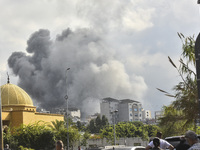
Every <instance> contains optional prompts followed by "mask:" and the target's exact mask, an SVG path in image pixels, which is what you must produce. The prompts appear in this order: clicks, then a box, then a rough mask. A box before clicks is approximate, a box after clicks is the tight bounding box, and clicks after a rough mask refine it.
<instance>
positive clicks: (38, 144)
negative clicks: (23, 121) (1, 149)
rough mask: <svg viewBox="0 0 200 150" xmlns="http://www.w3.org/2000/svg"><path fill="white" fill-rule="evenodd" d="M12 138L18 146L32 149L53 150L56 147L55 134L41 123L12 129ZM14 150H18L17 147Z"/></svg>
mask: <svg viewBox="0 0 200 150" xmlns="http://www.w3.org/2000/svg"><path fill="white" fill-rule="evenodd" d="M12 136H13V138H14V140H15V141H17V145H18V146H20V145H21V146H23V147H27V148H32V149H52V148H54V147H55V146H54V145H55V144H54V143H55V141H54V132H52V131H51V130H50V129H49V128H46V125H45V124H41V123H40V122H37V123H35V124H29V125H21V126H20V127H18V128H14V129H12ZM13 149H17V147H13Z"/></svg>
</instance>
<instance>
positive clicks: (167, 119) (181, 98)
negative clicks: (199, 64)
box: [158, 33, 199, 130]
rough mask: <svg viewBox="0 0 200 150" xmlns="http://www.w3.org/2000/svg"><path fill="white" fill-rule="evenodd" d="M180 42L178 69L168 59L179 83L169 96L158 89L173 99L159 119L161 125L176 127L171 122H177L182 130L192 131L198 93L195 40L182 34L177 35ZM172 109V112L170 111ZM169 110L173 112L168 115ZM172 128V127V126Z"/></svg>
mask: <svg viewBox="0 0 200 150" xmlns="http://www.w3.org/2000/svg"><path fill="white" fill-rule="evenodd" d="M178 36H179V37H180V39H181V41H182V44H183V46H182V50H183V52H182V54H181V57H180V59H179V63H180V64H179V67H177V66H176V65H175V63H174V62H173V61H172V59H171V58H170V57H168V58H169V61H170V63H171V64H172V66H173V67H174V68H175V69H176V70H177V71H178V73H179V76H180V77H181V81H180V82H179V83H178V84H177V85H175V86H174V88H173V91H174V92H175V94H170V93H168V92H166V91H164V90H161V89H158V90H160V91H161V92H163V93H165V95H167V96H170V97H173V98H175V100H174V101H173V102H172V104H171V105H170V106H169V107H165V108H164V111H165V113H164V117H163V118H161V125H164V124H169V123H171V125H170V126H171V127H172V125H176V126H177V127H178V124H177V123H176V124H175V123H173V120H176V121H179V123H180V124H181V125H182V128H184V130H185V129H186V128H187V127H188V126H190V125H191V124H193V125H194V130H196V120H197V118H198V112H199V110H198V109H199V108H198V92H197V81H196V73H195V72H194V71H193V69H194V68H195V66H196V63H195V49H194V46H195V40H194V36H193V37H191V36H190V37H185V36H184V35H183V34H181V33H178ZM172 108H173V109H174V110H172ZM169 110H172V111H173V112H172V113H170V112H169ZM173 127H174V126H173Z"/></svg>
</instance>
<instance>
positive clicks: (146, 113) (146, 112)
mask: <svg viewBox="0 0 200 150" xmlns="http://www.w3.org/2000/svg"><path fill="white" fill-rule="evenodd" d="M150 119H152V117H151V111H150V110H142V120H143V121H146V120H150Z"/></svg>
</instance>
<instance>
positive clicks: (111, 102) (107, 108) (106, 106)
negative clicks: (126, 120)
mask: <svg viewBox="0 0 200 150" xmlns="http://www.w3.org/2000/svg"><path fill="white" fill-rule="evenodd" d="M118 106H119V100H116V99H113V98H104V99H103V100H102V102H101V103H100V111H101V112H100V113H101V116H103V115H105V116H106V118H107V119H108V122H109V124H113V123H114V121H115V122H118V119H117V118H118V117H116V116H118V112H115V111H116V110H118ZM114 116H115V120H114Z"/></svg>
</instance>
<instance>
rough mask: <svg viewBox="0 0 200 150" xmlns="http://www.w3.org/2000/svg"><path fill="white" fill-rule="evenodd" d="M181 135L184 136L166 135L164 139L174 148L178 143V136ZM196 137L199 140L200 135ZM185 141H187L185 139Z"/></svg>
mask: <svg viewBox="0 0 200 150" xmlns="http://www.w3.org/2000/svg"><path fill="white" fill-rule="evenodd" d="M181 137H184V135H180V136H171V137H166V138H165V140H166V141H167V142H169V143H170V144H171V145H173V146H174V148H176V146H177V145H178V144H179V143H180V138H181ZM198 139H199V140H200V135H198ZM186 143H187V141H186ZM187 144H188V143H187Z"/></svg>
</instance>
